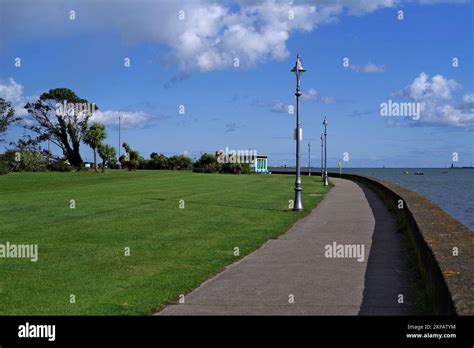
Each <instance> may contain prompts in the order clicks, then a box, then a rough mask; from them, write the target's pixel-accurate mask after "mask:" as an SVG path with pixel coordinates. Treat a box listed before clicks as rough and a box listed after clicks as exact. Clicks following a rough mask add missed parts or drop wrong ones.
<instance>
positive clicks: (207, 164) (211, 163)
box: [193, 153, 220, 173]
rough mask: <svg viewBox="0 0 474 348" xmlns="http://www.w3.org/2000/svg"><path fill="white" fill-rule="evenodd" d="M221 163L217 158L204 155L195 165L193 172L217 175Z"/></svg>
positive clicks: (207, 154)
mask: <svg viewBox="0 0 474 348" xmlns="http://www.w3.org/2000/svg"><path fill="white" fill-rule="evenodd" d="M219 167H220V165H219V163H218V162H217V156H216V155H211V154H209V153H203V154H202V155H201V158H200V159H198V160H197V161H196V162H194V163H193V172H195V173H217V172H219Z"/></svg>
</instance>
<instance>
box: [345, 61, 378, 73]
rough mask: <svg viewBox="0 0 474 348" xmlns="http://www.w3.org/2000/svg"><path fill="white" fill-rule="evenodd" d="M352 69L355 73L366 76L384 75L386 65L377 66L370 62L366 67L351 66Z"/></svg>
mask: <svg viewBox="0 0 474 348" xmlns="http://www.w3.org/2000/svg"><path fill="white" fill-rule="evenodd" d="M350 68H351V70H353V71H355V72H358V73H366V74H373V73H382V72H384V71H385V66H384V65H377V64H374V63H370V62H369V63H367V64H365V65H350Z"/></svg>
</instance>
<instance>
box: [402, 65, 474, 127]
mask: <svg viewBox="0 0 474 348" xmlns="http://www.w3.org/2000/svg"><path fill="white" fill-rule="evenodd" d="M461 88H462V86H461V85H460V84H459V83H458V82H456V81H455V80H454V79H447V78H445V77H443V76H442V75H435V76H433V77H431V78H430V76H429V75H428V74H426V73H424V72H422V73H421V74H420V75H419V76H418V77H416V78H415V79H414V80H413V82H412V83H411V84H410V85H408V86H407V87H405V88H404V89H403V90H402V91H400V92H399V93H398V95H400V96H403V97H406V98H408V99H409V100H410V101H412V102H417V103H420V106H421V116H420V119H419V120H418V121H417V122H413V123H410V124H412V125H416V126H451V127H462V128H472V127H474V105H473V104H474V93H467V94H464V95H463V97H462V98H461V101H459V102H457V101H456V100H455V98H454V95H453V94H454V92H455V91H457V90H459V89H461Z"/></svg>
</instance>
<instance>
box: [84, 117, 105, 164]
mask: <svg viewBox="0 0 474 348" xmlns="http://www.w3.org/2000/svg"><path fill="white" fill-rule="evenodd" d="M106 137H107V132H106V131H105V126H104V125H103V124H102V123H97V122H96V123H93V124H92V125H91V126H90V127H89V129H88V130H87V131H86V133H85V134H84V142H85V143H86V144H87V145H89V146H90V147H91V148H92V150H94V170H95V171H96V173H97V150H98V149H99V147H100V146H101V145H102V141H104V139H105V138H106Z"/></svg>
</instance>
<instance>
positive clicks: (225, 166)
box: [193, 152, 252, 174]
mask: <svg viewBox="0 0 474 348" xmlns="http://www.w3.org/2000/svg"><path fill="white" fill-rule="evenodd" d="M218 157H219V155H218V153H217V152H216V154H214V155H211V154H208V153H204V154H203V155H202V156H201V158H200V159H198V160H197V161H196V162H194V163H193V172H196V173H226V174H250V173H251V172H252V170H251V168H250V165H249V164H248V163H219V162H218V161H217V159H218Z"/></svg>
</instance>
